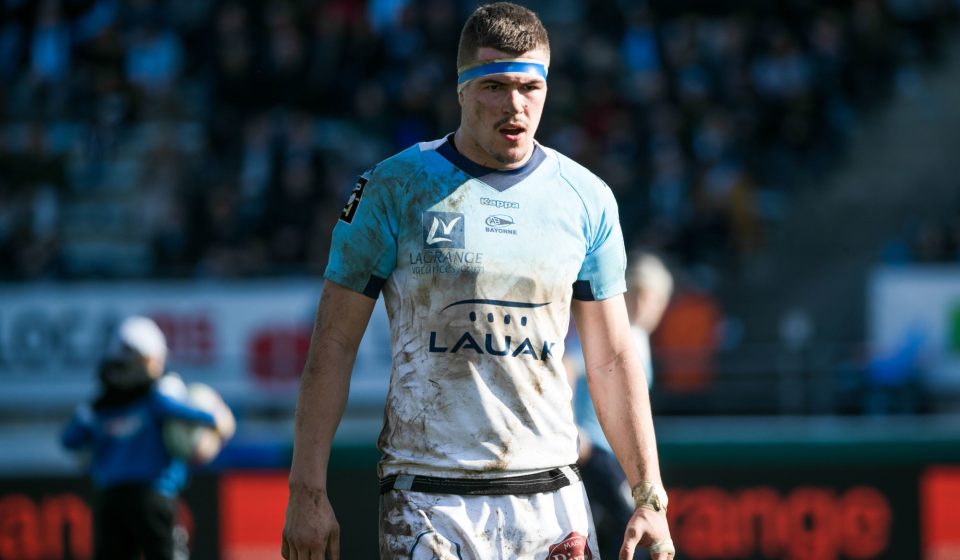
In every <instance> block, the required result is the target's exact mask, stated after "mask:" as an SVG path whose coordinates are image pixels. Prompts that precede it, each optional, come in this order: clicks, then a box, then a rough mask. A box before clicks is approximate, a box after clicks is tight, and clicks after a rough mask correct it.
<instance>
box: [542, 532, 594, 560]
mask: <svg viewBox="0 0 960 560" xmlns="http://www.w3.org/2000/svg"><path fill="white" fill-rule="evenodd" d="M547 560H593V553H592V552H590V546H588V545H587V537H585V536H583V535H581V534H580V533H578V532H576V531H574V532H572V533H570V534H569V535H567V536H566V537H564V538H563V540H562V541H560V542H558V543H557V544H555V545H553V546H551V547H550V550H548V551H547Z"/></svg>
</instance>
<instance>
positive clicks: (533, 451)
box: [325, 136, 626, 477]
mask: <svg viewBox="0 0 960 560" xmlns="http://www.w3.org/2000/svg"><path fill="white" fill-rule="evenodd" d="M451 139H452V136H451V137H448V138H444V139H441V140H437V141H434V142H426V143H420V144H417V145H415V146H412V147H411V148H408V149H407V150H404V151H403V152H401V153H399V154H397V155H395V156H393V157H391V158H389V159H387V160H385V161H383V162H381V163H380V164H378V165H377V166H375V167H374V168H373V169H371V170H369V171H367V172H366V173H364V174H363V175H362V176H361V177H360V179H359V180H358V182H357V186H356V188H355V189H354V191H353V194H352V195H351V197H350V200H349V201H348V203H347V206H346V207H345V208H344V211H343V214H342V215H341V218H340V221H339V222H338V223H337V226H336V227H335V228H334V233H333V243H332V248H331V254H330V262H329V264H328V266H327V270H326V273H325V276H326V278H327V279H328V280H330V281H332V282H335V283H337V284H340V285H342V286H344V287H346V288H349V289H352V290H355V291H357V292H360V293H363V294H365V295H367V296H369V297H377V296H378V294H379V292H380V291H382V292H383V294H384V302H385V303H386V308H387V314H388V316H389V320H390V330H391V341H392V346H393V366H392V372H391V379H390V389H389V393H388V395H387V404H386V409H385V414H384V426H383V430H382V432H381V435H380V439H379V447H380V450H381V451H382V452H383V459H382V461H381V463H380V475H381V476H387V475H390V474H397V473H410V474H423V475H436V476H450V475H455V476H471V475H472V476H477V477H484V476H488V477H489V476H503V475H504V474H505V473H506V474H525V473H528V472H534V471H539V470H543V469H550V468H554V467H557V466H561V465H567V464H570V463H573V462H575V461H576V458H577V444H576V440H577V428H576V425H575V423H574V417H573V411H572V407H571V403H570V401H571V389H570V385H569V383H568V381H567V376H566V372H565V371H564V367H563V364H562V362H561V358H562V356H563V340H564V337H565V335H566V332H567V327H568V325H569V317H570V302H571V299H572V298H577V299H583V300H602V299H606V298H609V297H611V296H614V295H617V294H620V293H623V292H624V291H625V290H626V286H625V282H624V271H625V267H626V257H625V253H624V245H623V236H622V233H621V231H620V222H619V218H618V216H617V205H616V201H615V199H614V197H613V193H612V192H611V191H610V189H609V187H607V186H606V185H605V184H604V183H603V182H602V181H601V180H600V179H599V178H597V177H596V176H595V175H593V174H592V173H590V172H589V171H587V170H586V169H585V168H583V167H582V166H580V165H578V164H577V163H575V162H574V161H572V160H570V159H569V158H567V157H565V156H563V155H561V154H559V153H557V152H555V151H554V150H551V149H548V148H544V147H542V146H539V145H538V146H537V147H536V149H535V151H534V154H533V156H532V157H531V159H530V161H529V162H528V163H527V164H526V165H524V166H523V167H521V168H519V169H515V170H510V171H496V170H491V169H487V168H484V167H481V166H479V165H477V164H475V163H473V162H471V161H469V160H468V159H466V158H465V157H463V156H462V155H461V154H459V153H458V152H457V151H456V149H455V147H454V146H453V144H452V141H451Z"/></svg>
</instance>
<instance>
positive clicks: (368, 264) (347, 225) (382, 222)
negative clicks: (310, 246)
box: [324, 167, 397, 299]
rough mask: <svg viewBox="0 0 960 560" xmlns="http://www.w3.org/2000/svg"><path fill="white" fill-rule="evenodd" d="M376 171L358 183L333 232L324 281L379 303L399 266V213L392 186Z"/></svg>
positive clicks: (359, 179)
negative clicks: (381, 293)
mask: <svg viewBox="0 0 960 560" xmlns="http://www.w3.org/2000/svg"><path fill="white" fill-rule="evenodd" d="M376 171H377V168H376V167H375V168H374V169H371V170H369V171H367V172H365V173H364V174H363V175H361V176H360V177H359V178H358V179H357V184H356V186H355V187H354V188H353V192H352V193H350V198H349V199H348V200H347V205H346V206H345V207H344V208H343V211H342V212H341V213H340V218H339V219H338V220H337V224H336V226H334V228H333V241H332V243H331V246H330V259H329V261H328V263H327V269H326V271H325V272H324V277H325V278H326V279H327V280H330V281H333V282H336V283H337V284H340V285H341V286H344V287H345V288H348V289H351V290H353V291H355V292H359V293H361V294H364V295H366V296H368V297H371V298H374V299H376V298H377V297H378V296H379V294H380V288H381V287H382V286H383V284H384V282H386V280H387V278H388V277H389V276H390V273H391V272H393V269H394V268H395V267H396V264H397V227H396V213H395V208H394V205H393V204H392V200H391V194H392V193H391V186H392V184H391V182H390V181H387V180H384V179H383V178H382V177H380V176H379V174H378V173H376Z"/></svg>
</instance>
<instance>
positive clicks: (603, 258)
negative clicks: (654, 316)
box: [573, 185, 627, 301]
mask: <svg viewBox="0 0 960 560" xmlns="http://www.w3.org/2000/svg"><path fill="white" fill-rule="evenodd" d="M592 202H593V203H592V204H589V205H588V209H587V211H588V215H589V219H588V220H587V223H588V226H587V231H586V232H585V234H586V239H587V253H586V256H585V257H584V260H583V265H582V266H581V267H580V272H579V273H578V274H577V281H576V283H575V284H574V285H573V297H574V298H575V299H579V300H584V301H593V300H603V299H607V298H609V297H612V296H615V295H617V294H622V293H623V292H625V291H627V284H626V280H625V273H626V270H627V254H626V250H625V249H624V245H623V232H622V231H621V229H620V216H619V213H618V212H617V201H616V199H615V198H614V196H613V192H612V191H611V190H610V188H609V187H607V186H606V185H603V186H602V188H601V189H599V192H598V196H597V197H596V198H595V199H594V200H593V201H592Z"/></svg>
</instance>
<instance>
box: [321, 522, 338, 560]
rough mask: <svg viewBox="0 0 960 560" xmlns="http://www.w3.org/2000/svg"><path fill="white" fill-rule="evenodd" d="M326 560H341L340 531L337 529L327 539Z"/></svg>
mask: <svg viewBox="0 0 960 560" xmlns="http://www.w3.org/2000/svg"><path fill="white" fill-rule="evenodd" d="M324 560H340V530H339V529H335V530H334V531H333V532H331V533H330V536H329V537H327V558H325V559H324Z"/></svg>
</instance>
